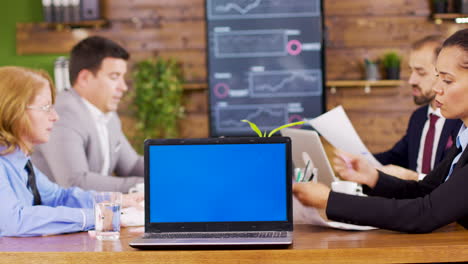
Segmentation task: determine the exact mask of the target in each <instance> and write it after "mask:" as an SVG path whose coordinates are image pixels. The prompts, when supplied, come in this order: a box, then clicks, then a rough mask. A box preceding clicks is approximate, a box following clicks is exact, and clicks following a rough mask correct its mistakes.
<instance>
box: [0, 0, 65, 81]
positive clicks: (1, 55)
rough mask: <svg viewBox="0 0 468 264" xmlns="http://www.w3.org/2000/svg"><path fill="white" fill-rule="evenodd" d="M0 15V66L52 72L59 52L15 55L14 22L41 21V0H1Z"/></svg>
mask: <svg viewBox="0 0 468 264" xmlns="http://www.w3.org/2000/svg"><path fill="white" fill-rule="evenodd" d="M2 4H3V7H2V10H3V11H2V12H1V15H0V66H5V65H15V66H25V67H31V68H40V69H44V70H47V71H48V72H49V73H50V74H52V73H53V68H54V60H55V58H56V57H58V56H59V54H51V55H22V56H20V55H16V22H40V21H42V20H43V19H42V6H41V0H14V1H11V0H3V1H2Z"/></svg>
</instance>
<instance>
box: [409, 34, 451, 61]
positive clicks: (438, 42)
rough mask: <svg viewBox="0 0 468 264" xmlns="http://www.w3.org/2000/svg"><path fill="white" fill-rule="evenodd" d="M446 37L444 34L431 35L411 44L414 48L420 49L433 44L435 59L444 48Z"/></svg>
mask: <svg viewBox="0 0 468 264" xmlns="http://www.w3.org/2000/svg"><path fill="white" fill-rule="evenodd" d="M444 39H445V38H444V37H443V36H442V35H429V36H426V37H424V38H422V39H420V40H417V41H416V42H414V43H413V44H412V45H411V49H412V50H420V49H422V48H423V47H426V46H429V45H432V46H433V48H434V59H435V58H437V55H439V52H440V50H441V49H442V43H443V42H444Z"/></svg>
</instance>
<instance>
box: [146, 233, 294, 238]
mask: <svg viewBox="0 0 468 264" xmlns="http://www.w3.org/2000/svg"><path fill="white" fill-rule="evenodd" d="M276 237H287V232H286V231H268V232H226V233H223V232H199V233H179V232H175V233H149V234H145V236H144V238H157V239H158V238H163V239H183V238H189V239H193V238H195V239H196V238H276Z"/></svg>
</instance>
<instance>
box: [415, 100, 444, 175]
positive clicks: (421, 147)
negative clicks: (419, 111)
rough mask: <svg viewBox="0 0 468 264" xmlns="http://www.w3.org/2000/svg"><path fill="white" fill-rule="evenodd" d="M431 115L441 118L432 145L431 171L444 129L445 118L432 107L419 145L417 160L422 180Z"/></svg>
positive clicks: (436, 124) (428, 112)
mask: <svg viewBox="0 0 468 264" xmlns="http://www.w3.org/2000/svg"><path fill="white" fill-rule="evenodd" d="M430 114H433V115H436V116H438V117H439V119H437V121H436V123H435V131H434V132H435V133H434V143H433V145H432V157H431V170H432V169H433V168H434V162H435V157H436V154H437V146H438V145H439V140H440V134H441V133H442V129H443V128H444V124H445V118H444V117H443V116H442V114H441V113H440V108H436V109H432V107H431V106H429V107H428V111H427V120H426V123H425V124H424V128H423V131H422V134H421V135H422V136H421V141H420V143H419V152H418V160H417V167H416V171H417V172H418V174H419V179H420V180H422V179H423V178H424V177H425V176H426V174H423V173H422V160H423V155H424V142H425V141H426V135H427V131H428V130H429V123H430V118H429V116H430Z"/></svg>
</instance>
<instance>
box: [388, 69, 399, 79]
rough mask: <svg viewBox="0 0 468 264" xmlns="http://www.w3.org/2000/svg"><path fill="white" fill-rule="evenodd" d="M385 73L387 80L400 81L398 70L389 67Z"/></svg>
mask: <svg viewBox="0 0 468 264" xmlns="http://www.w3.org/2000/svg"><path fill="white" fill-rule="evenodd" d="M385 71H386V73H387V80H400V68H399V67H390V68H386V69H385Z"/></svg>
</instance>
